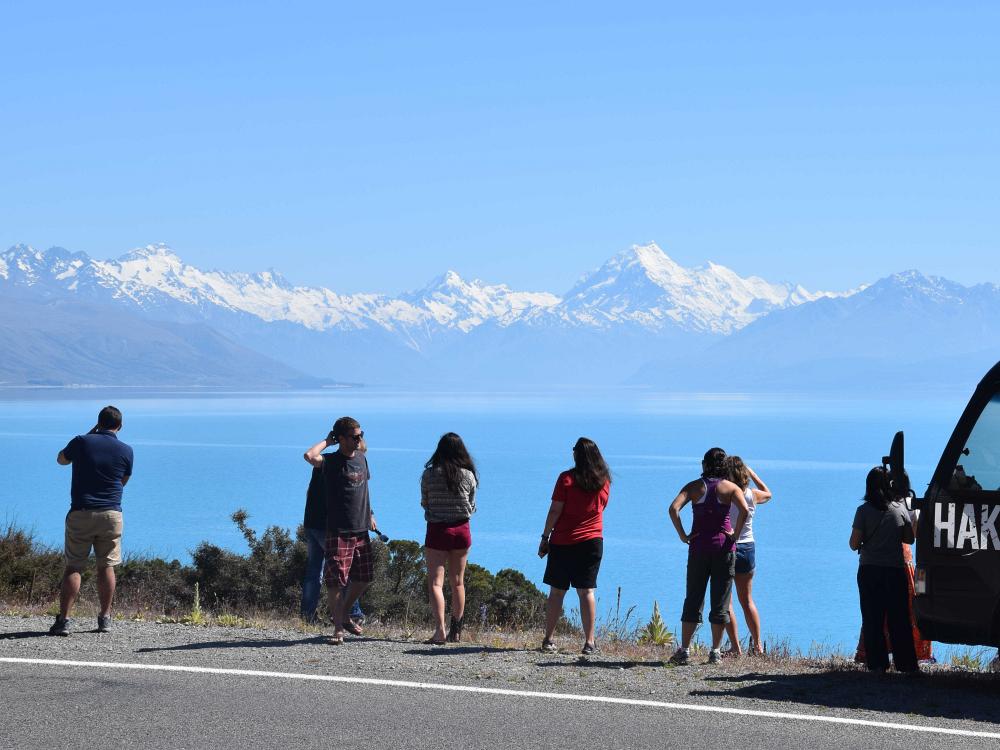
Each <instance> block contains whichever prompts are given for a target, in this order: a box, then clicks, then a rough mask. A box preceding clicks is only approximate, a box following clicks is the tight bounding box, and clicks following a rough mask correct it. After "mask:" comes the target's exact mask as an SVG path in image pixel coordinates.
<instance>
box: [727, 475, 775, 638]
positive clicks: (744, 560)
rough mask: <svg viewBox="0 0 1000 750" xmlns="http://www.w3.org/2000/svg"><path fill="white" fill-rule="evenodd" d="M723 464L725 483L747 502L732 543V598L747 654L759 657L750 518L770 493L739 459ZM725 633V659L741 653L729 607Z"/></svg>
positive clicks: (734, 620)
mask: <svg viewBox="0 0 1000 750" xmlns="http://www.w3.org/2000/svg"><path fill="white" fill-rule="evenodd" d="M727 463H728V466H729V480H730V481H731V482H733V483H734V484H736V485H738V486H739V487H742V488H743V493H744V496H745V497H746V501H747V518H746V521H745V522H744V524H743V530H742V531H741V532H740V536H739V539H737V540H736V596H737V598H738V599H739V600H740V607H742V609H743V616H744V618H746V622H747V628H748V629H749V630H750V646H749V650H750V653H751V654H754V655H759V654H762V653H764V649H763V646H762V645H761V640H760V615H759V614H758V613H757V605H756V604H755V603H754V600H753V574H754V570H755V569H756V567H757V560H756V552H757V548H756V544H755V542H754V537H753V517H754V513H755V512H756V510H757V506H758V505H763V504H764V503H766V502H767V501H768V500H770V499H771V490H769V489H768V488H767V485H766V484H764V482H763V480H761V478H760V477H759V476H757V474H756V473H755V472H754V470H753V469H751V468H750V467H749V466H747V465H746V464H745V463H743V459H742V458H740V457H739V456H730V457H729V458H728V459H727ZM751 482H753V485H754V486H753V487H751V486H750V483H751ZM726 632H727V633H728V634H729V651H727V652H726V653H727V655H730V656H739V655H740V654H742V653H743V652H742V649H741V648H740V637H739V632H738V627H737V623H736V613H735V612H734V611H733V605H732V603H730V604H729V625H727V626H726Z"/></svg>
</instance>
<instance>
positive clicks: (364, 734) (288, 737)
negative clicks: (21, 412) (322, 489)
mask: <svg viewBox="0 0 1000 750" xmlns="http://www.w3.org/2000/svg"><path fill="white" fill-rule="evenodd" d="M248 666H249V665H248ZM0 706H2V708H0V747H2V748H5V749H6V748H18V749H19V750H21V749H23V750H29V749H32V748H46V749H50V748H90V747H93V748H100V747H136V748H213V750H218V749H220V748H230V747H232V748H237V747H238V748H247V747H278V746H285V747H294V748H330V747H347V748H364V747H376V748H383V747H397V748H424V747H426V748H456V750H459V749H461V750H473V749H475V748H541V747H578V748H601V749H602V750H603V748H646V747H648V748H654V747H655V748H665V747H732V748H745V749H750V748H772V747H792V748H794V747H809V748H836V750H846V749H847V748H872V747H879V748H880V749H881V750H892V749H894V748H899V749H900V750H903V749H904V748H905V749H906V750H910V749H911V748H913V747H935V748H962V750H969V748H979V747H997V746H998V745H1000V740H998V739H995V738H975V737H967V736H965V737H962V736H948V735H939V734H926V733H920V734H915V733H913V732H912V731H906V730H899V729H884V728H874V727H868V726H851V725H839V724H829V723H816V722H810V721H802V720H794V719H773V718H762V717H759V716H745V715H727V714H718V713H702V712H697V711H691V710H685V709H682V708H665V707H647V706H636V705H616V704H602V703H592V702H575V701H565V700H558V699H553V698H546V697H526V696H517V695H495V694H480V693H468V692H450V691H441V690H434V689H422V688H419V687H399V686H385V685H370V684H364V683H338V682H328V681H318V680H306V679H286V678H282V677H274V676H265V677H261V676H253V675H246V674H210V673H209V674H206V673H192V672H163V671H156V670H148V669H116V668H102V667H91V666H65V665H48V664H26V663H11V662H3V663H0ZM891 718H892V719H893V720H894V721H900V720H901V719H900V717H899V716H895V717H891ZM980 726H981V725H980Z"/></svg>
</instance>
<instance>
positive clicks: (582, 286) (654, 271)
mask: <svg viewBox="0 0 1000 750" xmlns="http://www.w3.org/2000/svg"><path fill="white" fill-rule="evenodd" d="M853 293H854V291H853V290H852V291H850V292H845V293H843V294H836V293H832V292H809V291H807V290H806V289H803V288H802V287H801V286H793V285H791V284H787V283H782V284H775V283H771V282H768V281H765V280H764V279H762V278H759V277H757V276H750V277H748V278H743V277H742V276H740V275H738V274H737V273H735V272H734V271H732V270H730V269H729V268H726V267H725V266H720V265H718V264H715V263H709V264H708V265H706V266H702V267H698V268H684V267H683V266H681V265H679V264H678V263H676V262H674V261H673V260H672V259H671V258H670V257H669V256H667V254H666V253H664V252H663V250H661V249H660V248H659V247H658V246H657V245H656V244H652V243H651V244H648V245H634V246H632V247H631V248H629V249H628V250H625V251H624V252H621V253H619V254H618V255H615V256H614V257H613V258H611V259H610V260H609V261H608V262H607V263H605V264H604V265H603V266H601V267H600V268H599V269H597V270H596V271H594V272H593V273H590V274H588V275H587V276H585V277H583V278H582V279H581V280H580V281H579V282H578V283H577V284H576V286H574V287H573V288H572V289H571V290H570V291H569V292H568V293H567V294H566V296H565V299H564V301H563V303H562V304H561V305H560V306H559V308H558V310H556V311H555V312H556V314H558V315H559V316H561V317H563V318H565V319H568V320H575V321H579V322H581V323H585V324H589V325H595V326H598V327H609V326H613V325H615V324H617V323H622V322H625V321H628V322H632V323H636V324H639V325H641V326H643V327H645V328H650V329H654V330H656V329H661V328H664V327H669V326H680V327H681V328H683V329H685V330H689V331H695V332H706V333H715V334H728V333H731V332H733V331H734V330H738V329H740V328H743V327H744V326H746V325H748V324H750V323H751V322H753V321H754V320H756V319H757V318H759V317H761V316H763V315H766V314H767V313H769V312H771V311H772V310H777V309H781V308H785V307H792V306H795V305H800V304H802V303H804V302H812V301H813V300H816V299H820V298H823V297H839V296H848V295H850V294H853Z"/></svg>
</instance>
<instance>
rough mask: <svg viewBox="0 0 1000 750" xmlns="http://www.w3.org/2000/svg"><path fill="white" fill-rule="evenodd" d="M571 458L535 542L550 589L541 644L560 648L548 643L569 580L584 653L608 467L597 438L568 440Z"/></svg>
mask: <svg viewBox="0 0 1000 750" xmlns="http://www.w3.org/2000/svg"><path fill="white" fill-rule="evenodd" d="M573 463H574V466H573V468H572V469H570V470H569V471H564V472H563V473H562V474H560V475H559V478H558V479H557V480H556V487H555V489H554V490H553V491H552V505H550V506H549V514H548V515H547V516H546V517H545V528H544V529H542V541H541V542H540V543H539V545H538V556H539V557H545V555H548V556H549V560H548V562H547V563H546V565H545V578H544V579H543V580H544V582H545V583H547V584H548V585H549V586H550V590H549V600H548V602H547V604H546V606H545V638H544V640H543V641H542V650H543V651H558V650H559V649H558V648H557V647H556V645H555V644H554V643H552V633H553V632H555V629H556V623H558V622H559V617H560V615H562V609H563V597H565V596H566V591H567V590H569V587H570V586H572V587H573V588H575V589H576V593H577V594H578V595H579V597H580V620H581V621H582V622H583V634H584V638H585V640H584V643H583V653H584V654H591V653H593V652H594V649H595V645H594V621H595V619H596V616H597V603H596V602H595V601H594V589H595V588H597V573H598V570H599V569H600V567H601V557H602V556H603V555H604V538H603V515H604V509H605V508H606V507H607V505H608V496H609V493H610V491H611V472H610V471H609V470H608V465H607V464H606V463H605V462H604V457H603V456H602V455H601V451H600V449H599V448H598V447H597V443H595V442H594V441H593V440H588V439H587V438H583V437H582V438H580V439H579V440H577V441H576V445H574V446H573Z"/></svg>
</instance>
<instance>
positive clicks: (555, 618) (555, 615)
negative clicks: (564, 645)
mask: <svg viewBox="0 0 1000 750" xmlns="http://www.w3.org/2000/svg"><path fill="white" fill-rule="evenodd" d="M565 596H566V589H557V588H555V587H549V598H548V600H547V601H546V602H545V640H546V641H551V640H552V634H553V633H555V632H556V625H558V624H559V618H560V617H561V616H562V610H563V598H564V597H565Z"/></svg>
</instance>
